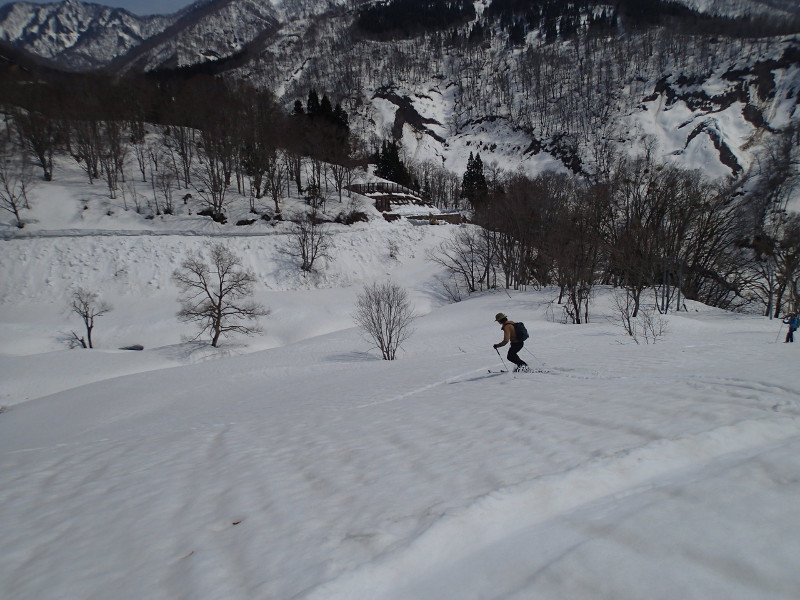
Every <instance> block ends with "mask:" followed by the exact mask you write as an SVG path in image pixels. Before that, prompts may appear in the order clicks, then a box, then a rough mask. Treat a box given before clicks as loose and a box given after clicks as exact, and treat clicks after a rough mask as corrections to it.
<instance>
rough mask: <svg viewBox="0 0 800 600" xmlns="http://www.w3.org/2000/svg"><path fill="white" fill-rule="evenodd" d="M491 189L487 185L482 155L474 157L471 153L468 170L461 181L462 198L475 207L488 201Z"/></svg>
mask: <svg viewBox="0 0 800 600" xmlns="http://www.w3.org/2000/svg"><path fill="white" fill-rule="evenodd" d="M488 191H489V187H488V185H487V184H486V177H485V175H484V174H483V161H482V160H481V155H480V154H478V155H477V156H473V155H472V152H470V153H469V158H468V159H467V170H466V171H464V178H463V179H462V181H461V197H462V198H466V199H467V200H469V202H470V203H471V204H472V206H473V207H475V206H476V205H477V204H479V203H480V202H481V201H483V200H485V199H486V195H487V193H488Z"/></svg>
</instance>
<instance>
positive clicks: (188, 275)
mask: <svg viewBox="0 0 800 600" xmlns="http://www.w3.org/2000/svg"><path fill="white" fill-rule="evenodd" d="M172 278H173V280H174V281H175V282H176V283H177V284H178V287H179V288H180V290H181V292H182V296H181V298H180V302H181V310H180V311H179V312H178V319H180V320H181V321H184V322H190V323H197V324H198V326H199V327H200V331H199V333H198V334H197V336H196V337H195V339H197V337H200V336H201V335H203V334H204V333H206V332H209V333H210V334H211V345H212V346H214V347H215V348H216V346H217V344H218V343H219V339H220V337H221V336H223V335H228V334H229V333H243V334H245V335H251V334H254V333H258V332H259V331H261V330H260V329H259V327H258V323H257V322H258V318H259V317H263V316H266V315H268V314H269V311H268V310H267V309H266V308H264V307H263V306H262V305H260V304H257V303H255V302H253V301H252V300H250V299H249V298H250V296H252V295H253V284H254V283H255V281H256V278H255V274H253V272H252V271H248V270H245V269H243V268H242V263H241V259H240V258H239V257H238V256H236V255H235V254H234V253H233V252H231V251H230V250H228V248H226V247H225V246H223V245H222V244H214V245H213V246H212V247H211V264H210V265H209V264H208V263H207V262H206V260H205V257H203V256H202V255H201V254H199V253H198V254H195V255H192V256H189V257H188V258H186V259H185V260H184V261H183V262H182V263H181V267H180V268H179V269H176V270H175V272H174V273H173V274H172Z"/></svg>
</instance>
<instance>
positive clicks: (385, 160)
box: [375, 140, 412, 186]
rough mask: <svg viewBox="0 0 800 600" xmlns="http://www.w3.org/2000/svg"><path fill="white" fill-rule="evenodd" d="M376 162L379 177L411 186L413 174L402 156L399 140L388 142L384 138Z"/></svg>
mask: <svg viewBox="0 0 800 600" xmlns="http://www.w3.org/2000/svg"><path fill="white" fill-rule="evenodd" d="M376 163H377V166H376V168H375V174H376V175H377V176H378V177H382V178H383V179H388V180H389V181H394V182H395V183H399V184H400V185H404V186H411V184H412V178H411V174H410V173H409V171H408V168H407V167H406V166H405V164H403V161H402V159H401V158H400V148H399V146H398V145H397V142H395V141H391V142H386V141H385V140H384V142H383V144H382V145H381V150H380V151H379V152H378V154H377V157H376Z"/></svg>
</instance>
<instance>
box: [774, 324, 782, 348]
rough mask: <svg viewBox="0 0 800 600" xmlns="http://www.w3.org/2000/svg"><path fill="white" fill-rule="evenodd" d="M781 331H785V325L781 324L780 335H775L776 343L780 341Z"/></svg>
mask: <svg viewBox="0 0 800 600" xmlns="http://www.w3.org/2000/svg"><path fill="white" fill-rule="evenodd" d="M781 332H783V325H781V328H780V329H778V335H776V336H775V343H776V344H777V343H778V340H779V339H780V337H781Z"/></svg>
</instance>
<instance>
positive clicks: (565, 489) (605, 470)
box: [305, 419, 800, 600]
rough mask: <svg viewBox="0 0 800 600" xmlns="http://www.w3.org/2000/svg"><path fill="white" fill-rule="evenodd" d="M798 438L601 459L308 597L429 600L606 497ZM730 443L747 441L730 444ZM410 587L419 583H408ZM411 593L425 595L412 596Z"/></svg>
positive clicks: (682, 442)
mask: <svg viewBox="0 0 800 600" xmlns="http://www.w3.org/2000/svg"><path fill="white" fill-rule="evenodd" d="M798 439H800V422H798V421H796V420H786V421H782V422H771V421H769V420H766V419H765V420H756V421H744V422H741V423H737V424H736V425H733V426H726V427H722V428H719V429H717V430H712V431H707V432H703V433H701V434H698V435H694V436H684V437H681V438H675V439H669V440H653V441H652V442H651V443H650V444H647V445H644V446H642V447H639V448H637V449H635V450H625V451H622V452H620V453H618V454H617V455H614V456H611V457H604V458H602V459H595V460H593V461H590V462H588V463H586V464H584V465H581V466H580V467H579V468H576V469H573V470H571V471H569V472H566V473H558V474H554V475H550V476H545V477H542V478H541V479H540V480H534V481H530V482H526V483H524V484H520V485H518V486H515V487H513V488H507V489H499V490H496V491H493V492H492V493H491V494H490V495H488V496H486V497H483V498H480V499H478V500H477V501H476V502H474V503H473V504H472V505H470V506H468V507H466V508H465V509H463V510H460V511H457V512H455V513H454V514H449V515H446V516H445V517H443V518H442V519H440V520H439V521H437V522H436V523H435V524H434V525H433V526H432V527H430V528H429V529H428V530H427V531H426V532H425V533H423V534H422V535H421V536H420V537H418V538H416V539H414V540H413V541H412V542H411V543H409V544H408V545H407V546H404V547H402V548H400V549H398V550H396V551H394V552H392V553H391V554H389V555H387V556H385V557H382V558H381V559H380V560H379V561H376V562H375V563H373V564H369V565H367V566H365V567H363V568H361V569H357V570H355V571H354V572H351V573H347V574H345V575H343V576H341V577H340V578H339V579H337V580H334V581H332V582H328V583H327V584H324V585H322V586H321V587H320V588H319V589H317V590H315V591H314V592H313V593H311V594H309V595H307V596H305V598H307V599H308V600H322V599H325V600H336V599H339V598H341V599H343V600H344V599H347V600H356V599H364V600H367V599H370V598H384V599H387V600H388V599H392V598H397V599H401V598H410V597H425V598H429V597H432V596H431V595H430V594H432V593H433V589H431V588H429V587H426V583H425V582H426V579H427V578H428V577H430V576H431V575H432V574H435V573H441V572H442V571H445V572H446V571H447V570H454V569H455V570H459V571H465V572H469V570H468V569H463V570H462V569H456V567H454V565H458V564H459V563H469V564H470V565H478V564H480V565H481V566H482V568H483V569H484V570H485V569H486V568H487V566H488V568H489V569H490V570H497V571H501V572H502V571H503V570H504V569H506V568H507V567H504V565H501V564H495V563H496V562H497V561H495V560H493V559H492V554H493V552H495V546H496V545H498V544H502V543H503V542H504V541H505V540H510V539H515V540H517V542H518V539H519V538H520V537H524V536H525V534H526V530H534V531H533V532H531V537H532V538H533V539H532V543H535V539H536V535H535V533H536V532H535V528H536V526H537V525H538V524H541V523H543V522H546V521H552V520H557V519H563V518H564V517H565V515H568V514H570V513H573V512H575V511H577V510H578V509H580V508H581V507H585V506H586V505H590V504H592V503H596V502H598V501H600V500H602V499H604V498H613V499H616V500H619V499H622V498H625V497H628V496H631V495H636V494H640V493H642V492H644V491H650V490H652V489H653V487H654V486H659V485H664V483H663V481H664V480H667V481H669V480H672V479H674V476H675V475H677V474H682V473H684V472H686V471H689V472H696V471H699V470H701V469H702V468H703V467H704V466H706V465H709V464H714V463H716V464H717V465H721V466H718V467H717V468H721V469H724V468H726V462H727V460H737V461H741V460H744V459H746V458H749V457H753V456H757V455H758V454H759V453H761V452H764V451H765V450H767V449H769V448H771V447H774V446H776V445H781V444H786V443H787V442H789V441H795V442H796V441H797V440H798ZM731 440H741V441H740V442H738V443H733V444H731ZM726 459H727V460H726ZM684 476H685V475H684ZM659 481H661V482H662V483H659ZM572 550H574V548H569V549H567V550H566V551H565V553H564V554H563V555H561V556H558V557H556V558H555V559H554V561H553V562H551V563H549V564H548V565H546V566H547V567H552V566H553V564H555V562H558V561H559V560H561V559H563V558H564V557H565V556H566V555H567V554H568V553H569V552H571V551H572ZM535 579H536V578H535V577H532V578H527V577H526V579H525V580H524V581H522V582H516V581H510V582H504V583H505V585H506V586H507V587H511V588H512V590H513V587H514V586H516V585H520V587H521V589H525V588H526V587H527V586H529V585H530V584H532V583H533V582H534V581H535ZM420 580H421V581H422V583H420ZM493 580H494V581H497V579H493ZM410 581H411V582H413V583H411V584H409V582H410ZM474 583H475V582H474V581H473V578H470V580H469V581H468V582H465V583H462V584H461V586H458V587H457V589H455V590H454V589H452V588H450V589H449V592H450V593H455V594H456V595H457V596H454V597H458V598H465V599H466V598H481V597H484V596H483V595H482V594H483V592H479V591H477V590H476V589H475V588H474V587H472V585H473V584H474ZM376 584H377V585H376ZM495 585H497V584H495ZM410 591H414V592H415V593H417V594H420V593H421V595H420V596H412V595H410ZM498 591H499V590H496V589H495V591H494V593H493V594H491V595H490V597H504V594H501V593H500V594H499V593H498Z"/></svg>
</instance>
